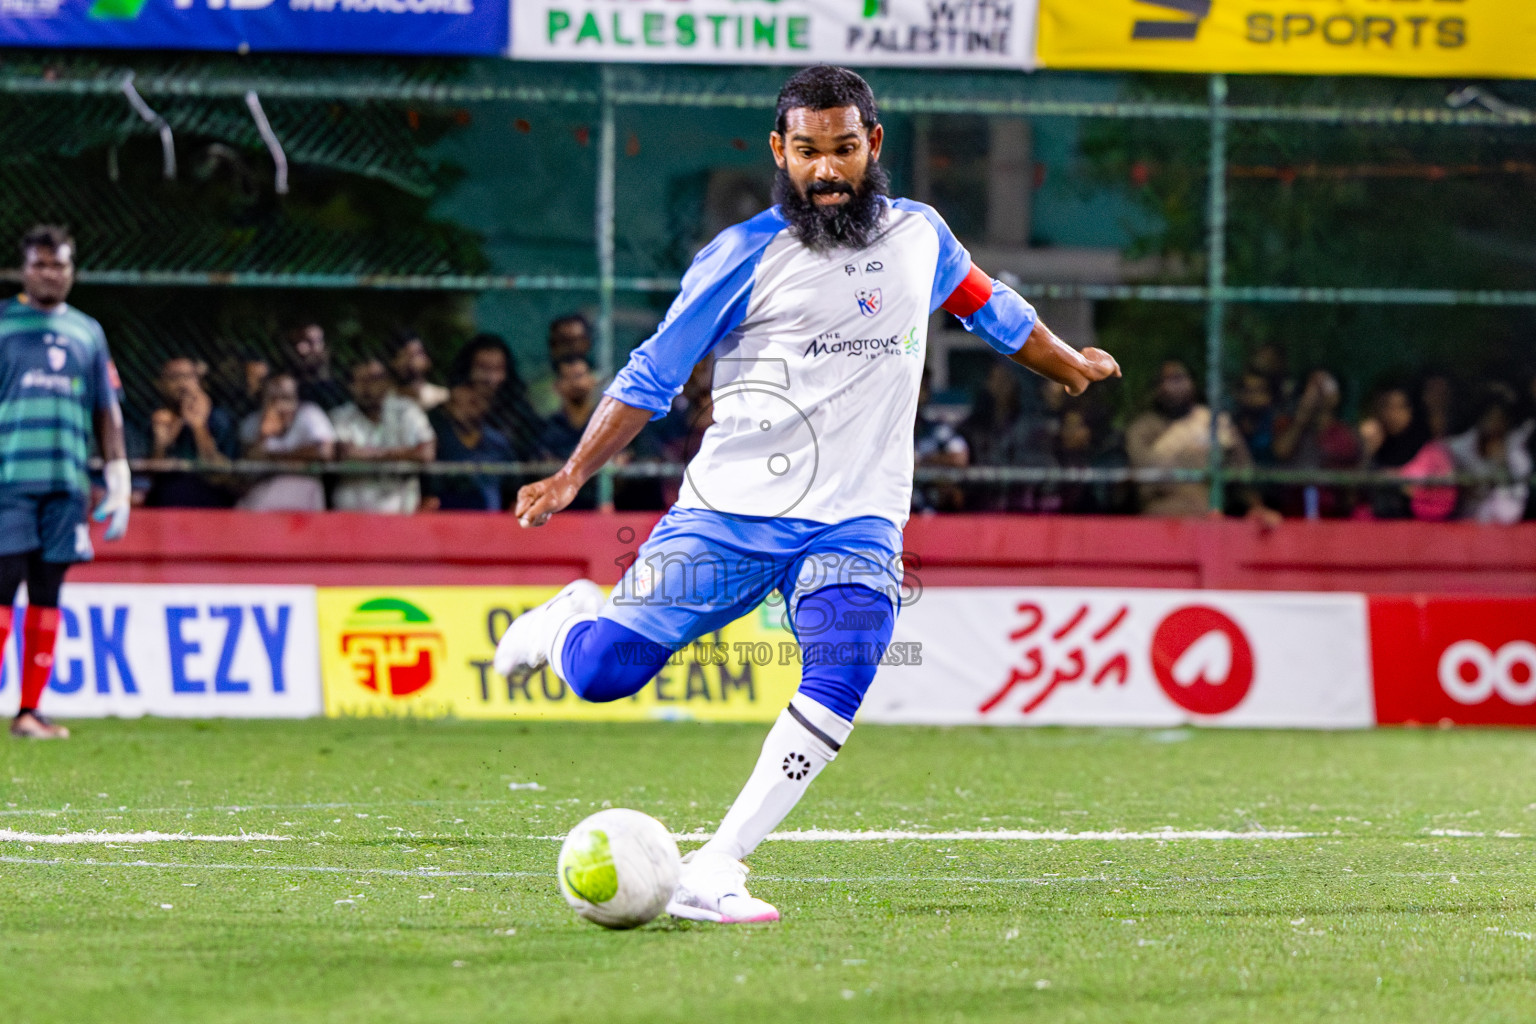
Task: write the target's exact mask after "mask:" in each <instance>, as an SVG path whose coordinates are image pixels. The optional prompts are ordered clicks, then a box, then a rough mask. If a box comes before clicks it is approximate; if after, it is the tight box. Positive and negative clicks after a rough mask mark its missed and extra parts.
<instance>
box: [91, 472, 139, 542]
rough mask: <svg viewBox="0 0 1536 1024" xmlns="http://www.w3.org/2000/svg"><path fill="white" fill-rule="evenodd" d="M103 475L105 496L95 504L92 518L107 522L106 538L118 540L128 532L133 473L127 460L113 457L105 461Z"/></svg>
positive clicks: (131, 503) (99, 521)
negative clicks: (109, 460)
mask: <svg viewBox="0 0 1536 1024" xmlns="http://www.w3.org/2000/svg"><path fill="white" fill-rule="evenodd" d="M103 476H105V477H106V480H107V496H106V497H105V498H103V499H102V500H101V504H100V505H98V506H96V514H95V516H94V517H93V518H94V519H95V520H96V521H97V522H98V523H101V522H106V523H107V540H119V539H121V538H122V536H123V534H125V533H127V532H128V510H129V508H131V507H132V505H133V474H131V473H130V472H129V471H128V460H127V459H113V460H112V461H111V462H109V463H107V465H106V468H105V470H103ZM109 519H110V520H111V521H110V522H107V520H109Z"/></svg>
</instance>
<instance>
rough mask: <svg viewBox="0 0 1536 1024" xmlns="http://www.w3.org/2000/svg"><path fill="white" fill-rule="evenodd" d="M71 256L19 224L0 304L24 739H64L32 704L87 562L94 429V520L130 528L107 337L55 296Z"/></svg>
mask: <svg viewBox="0 0 1536 1024" xmlns="http://www.w3.org/2000/svg"><path fill="white" fill-rule="evenodd" d="M74 256H75V243H74V240H73V239H72V238H70V236H69V232H67V231H65V230H64V229H63V228H59V227H50V226H46V225H44V226H39V227H35V228H33V229H32V230H30V231H28V232H27V233H26V235H24V236H23V237H22V240H21V260H22V271H21V273H22V288H23V291H22V293H21V294H20V295H18V296H16V297H15V298H13V299H7V300H5V301H3V302H0V649H3V647H4V645H5V640H6V638H7V636H8V635H9V634H10V632H11V629H12V626H13V625H14V624H15V623H14V618H15V615H14V608H13V605H14V603H15V600H16V592H17V590H18V589H20V587H21V584H22V583H23V582H25V583H26V584H27V614H26V621H25V623H24V624H23V625H22V631H21V632H22V636H21V641H22V643H21V648H22V652H23V653H22V657H21V659H20V660H21V702H20V705H19V710H18V711H17V713H16V717H15V719H14V720H13V721H12V722H11V735H12V736H19V737H25V738H30V739H67V738H68V737H69V730H68V729H66V728H64V727H63V726H61V725H55V724H54V723H52V722H50V721H48V719H46V718H44V717H43V716H42V715H41V714H40V713H39V712H38V702H39V701H40V700H41V699H42V695H43V690H44V689H45V688H46V687H47V685H48V679H49V676H51V675H52V673H53V647H54V641H55V639H56V638H57V636H58V631H59V589H60V588H61V587H62V585H63V583H64V574H65V573H66V572H67V571H68V569H69V567H70V566H71V565H72V564H74V563H76V562H88V561H90V559H91V557H92V551H91V537H90V531H89V528H88V527H87V525H86V502H87V500H88V498H89V495H90V490H91V484H90V477H89V476H88V475H87V473H86V465H87V461H88V459H89V457H90V447H91V437H92V433H93V431H94V434H95V437H96V439H97V440H98V441H99V442H100V444H101V454H102V456H103V458H105V460H106V482H107V496H106V499H105V500H104V501H103V502H102V503H101V505H100V507H98V508H97V509H96V519H97V521H101V520H110V523H109V525H108V526H107V534H106V536H107V539H108V540H116V539H117V538H119V537H121V536H122V535H123V534H124V533H125V532H126V531H127V529H128V508H129V504H130V496H131V490H132V484H131V480H130V477H129V473H128V460H127V454H126V450H125V448H124V445H123V414H122V410H121V409H120V408H119V406H118V398H117V392H118V381H117V370H116V369H115V368H114V367H113V365H112V358H111V356H110V355H108V353H107V339H106V336H105V335H104V334H103V333H102V331H101V325H100V324H98V323H97V322H96V321H95V320H93V319H91V318H90V317H88V316H86V315H85V314H84V313H82V312H80V311H79V310H77V309H74V308H73V307H71V306H69V305H68V304H67V303H65V301H64V300H65V299H66V298H68V297H69V290H70V288H71V287H72V286H73V285H74V278H75V264H74Z"/></svg>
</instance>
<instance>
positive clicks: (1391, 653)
mask: <svg viewBox="0 0 1536 1024" xmlns="http://www.w3.org/2000/svg"><path fill="white" fill-rule="evenodd" d="M1371 646H1372V649H1373V657H1374V660H1375V669H1376V707H1377V710H1378V718H1379V720H1380V721H1381V723H1382V724H1383V725H1404V724H1410V723H1439V722H1452V723H1455V724H1458V725H1536V600H1533V599H1530V598H1525V599H1520V598H1504V599H1500V598H1483V599H1467V598H1454V597H1426V596H1422V595H1417V596H1411V597H1373V598H1371Z"/></svg>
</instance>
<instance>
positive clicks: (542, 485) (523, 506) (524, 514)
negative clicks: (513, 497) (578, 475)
mask: <svg viewBox="0 0 1536 1024" xmlns="http://www.w3.org/2000/svg"><path fill="white" fill-rule="evenodd" d="M579 489H580V488H578V487H577V485H576V482H575V481H574V480H572V479H571V478H570V477H569V476H567V475H566V474H565V473H564V472H560V473H556V474H555V475H554V476H549V477H545V478H544V479H543V480H535V481H534V482H533V483H531V484H525V485H524V486H522V487H520V488H518V491H517V505H516V507H515V509H514V511H515V513H516V515H517V521H518V523H520V524H521V525H523V526H525V527H527V526H543V525H544V524H545V523H547V522H549V517H550V516H552V515H554V514H555V513H556V512H559V511H560V510H561V509H563V508H565V507H566V506H567V505H569V504H570V503H571V502H572V501H574V500H576V492H577V491H578V490H579Z"/></svg>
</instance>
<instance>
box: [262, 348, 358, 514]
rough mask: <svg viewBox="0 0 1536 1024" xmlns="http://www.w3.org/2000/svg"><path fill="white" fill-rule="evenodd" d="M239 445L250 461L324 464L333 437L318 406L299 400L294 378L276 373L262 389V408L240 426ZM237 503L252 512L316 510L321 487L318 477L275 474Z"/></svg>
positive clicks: (322, 499) (331, 453) (331, 452)
mask: <svg viewBox="0 0 1536 1024" xmlns="http://www.w3.org/2000/svg"><path fill="white" fill-rule="evenodd" d="M240 442H241V444H242V445H243V446H244V448H245V456H246V458H249V459H268V460H270V461H273V462H329V461H330V460H331V458H332V457H333V456H334V455H335V449H336V434H335V432H334V431H333V430H332V429H331V421H330V420H329V419H327V418H326V415H325V412H324V411H323V410H321V408H320V407H319V406H318V405H315V404H314V403H313V402H304V401H300V400H299V383H298V381H296V380H295V379H294V377H293V374H291V373H278V374H273V375H272V376H270V377H268V378H267V379H266V382H265V383H264V384H263V385H262V389H261V408H260V409H258V410H257V411H256V412H253V413H251V414H250V415H249V416H247V417H246V418H245V421H244V422H243V423H241V424H240ZM237 505H238V507H240V508H244V509H251V510H253V511H257V512H279V511H295V512H320V511H323V510H324V509H325V488H324V486H322V485H321V483H320V478H319V477H317V476H305V475H300V474H298V473H279V474H277V475H276V476H269V477H265V478H263V479H262V480H259V481H258V482H257V483H256V485H255V486H254V487H252V488H251V489H250V490H249V491H247V492H246V494H245V497H243V498H241V499H240V501H239V502H238V503H237Z"/></svg>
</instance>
